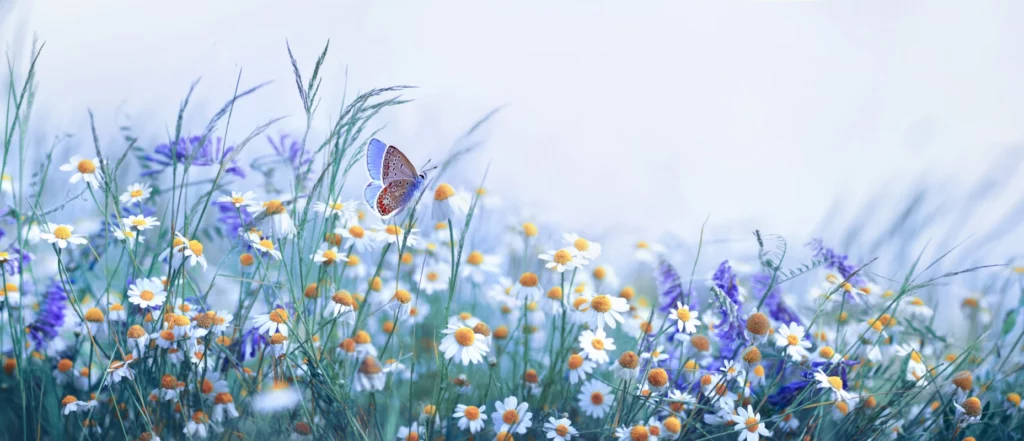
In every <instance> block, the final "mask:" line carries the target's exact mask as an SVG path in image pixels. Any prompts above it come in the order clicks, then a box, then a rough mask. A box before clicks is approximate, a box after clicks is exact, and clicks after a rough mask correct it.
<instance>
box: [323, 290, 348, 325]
mask: <svg viewBox="0 0 1024 441" xmlns="http://www.w3.org/2000/svg"><path fill="white" fill-rule="evenodd" d="M355 308H356V300H355V299H354V298H353V297H352V294H350V293H349V292H348V291H345V290H341V291H338V292H336V293H334V295H333V296H331V301H330V302H327V307H326V308H325V309H324V317H327V318H341V319H345V320H348V321H354V320H355V318H356V315H355V312H356V309H355Z"/></svg>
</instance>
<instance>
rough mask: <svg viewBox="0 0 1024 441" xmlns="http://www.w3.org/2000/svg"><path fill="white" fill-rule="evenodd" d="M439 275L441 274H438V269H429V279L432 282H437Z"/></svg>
mask: <svg viewBox="0 0 1024 441" xmlns="http://www.w3.org/2000/svg"><path fill="white" fill-rule="evenodd" d="M439 277H440V276H439V275H438V274H437V271H429V272H427V280H429V281H431V282H436V281H437V279H438V278H439Z"/></svg>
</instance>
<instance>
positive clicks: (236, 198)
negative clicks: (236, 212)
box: [231, 196, 245, 205]
mask: <svg viewBox="0 0 1024 441" xmlns="http://www.w3.org/2000/svg"><path fill="white" fill-rule="evenodd" d="M243 202H245V198H243V197H241V196H232V197H231V203H232V204H235V205H242V203H243Z"/></svg>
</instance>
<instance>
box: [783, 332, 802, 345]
mask: <svg viewBox="0 0 1024 441" xmlns="http://www.w3.org/2000/svg"><path fill="white" fill-rule="evenodd" d="M786 341H787V342H789V345H790V346H796V345H798V344H800V337H798V336H797V335H796V334H789V335H788V336H786Z"/></svg>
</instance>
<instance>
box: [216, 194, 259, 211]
mask: <svg viewBox="0 0 1024 441" xmlns="http://www.w3.org/2000/svg"><path fill="white" fill-rule="evenodd" d="M217 202H220V203H225V204H231V205H234V206H235V208H242V207H247V206H249V205H252V204H254V203H256V193H253V192H251V191H247V192H245V193H239V192H237V191H233V192H231V196H221V197H219V198H217Z"/></svg>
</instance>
